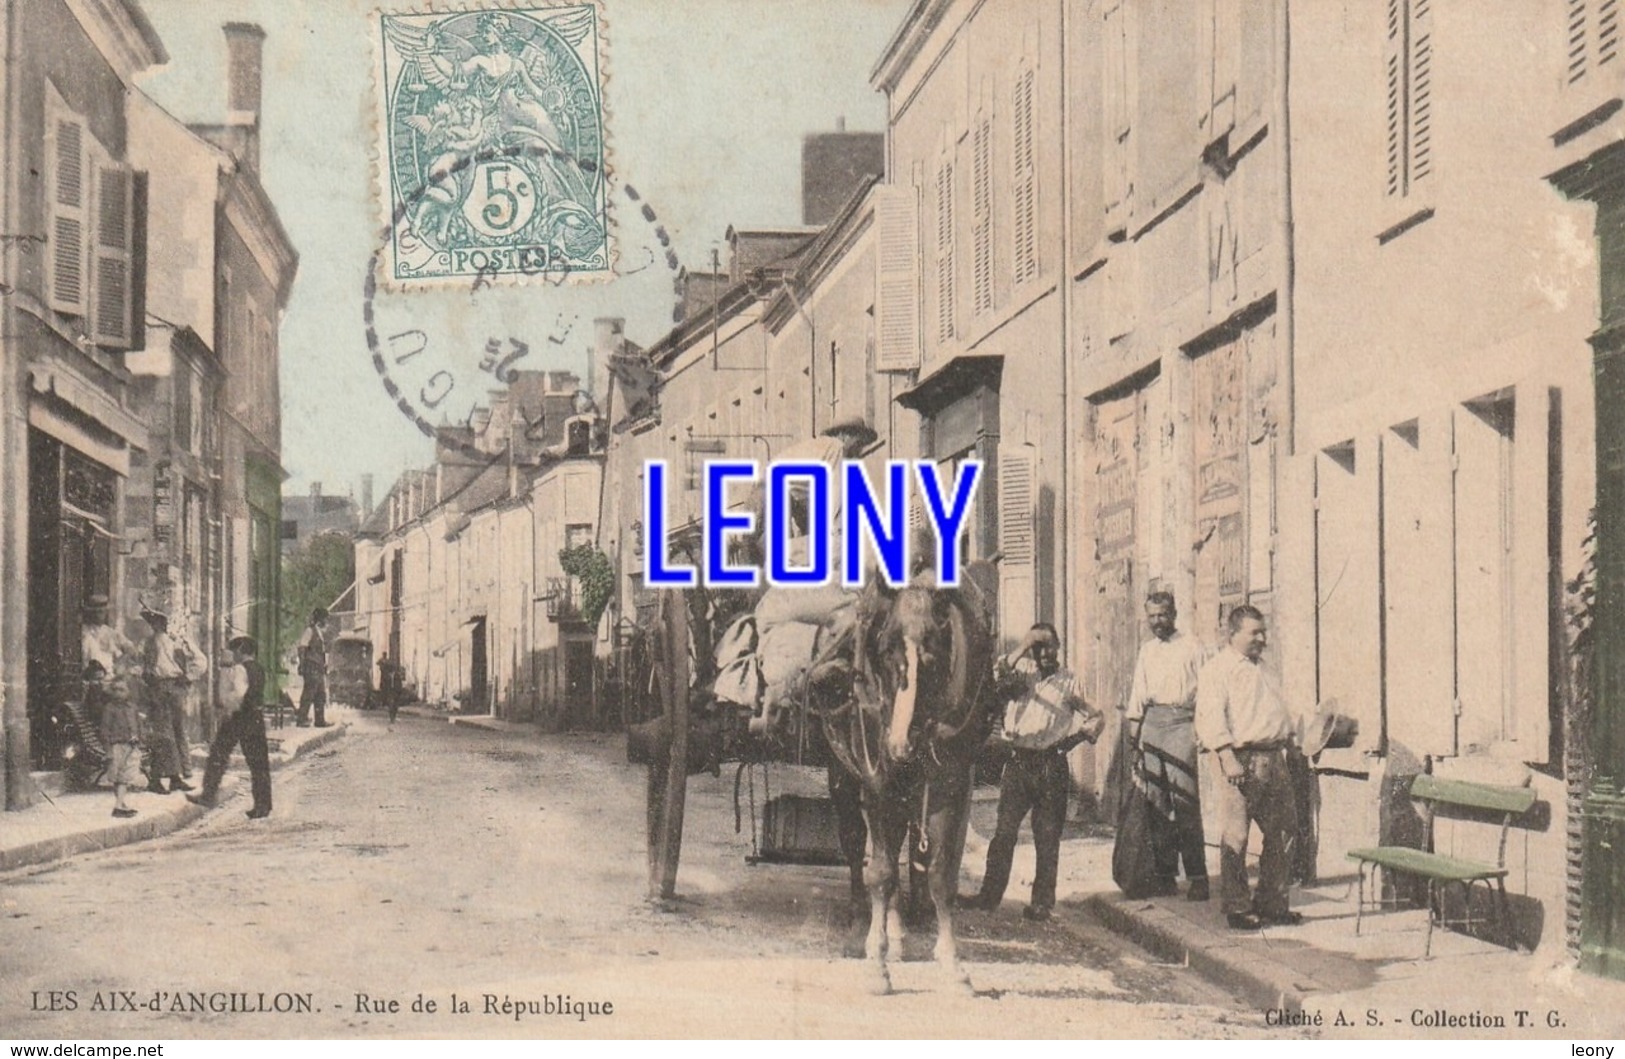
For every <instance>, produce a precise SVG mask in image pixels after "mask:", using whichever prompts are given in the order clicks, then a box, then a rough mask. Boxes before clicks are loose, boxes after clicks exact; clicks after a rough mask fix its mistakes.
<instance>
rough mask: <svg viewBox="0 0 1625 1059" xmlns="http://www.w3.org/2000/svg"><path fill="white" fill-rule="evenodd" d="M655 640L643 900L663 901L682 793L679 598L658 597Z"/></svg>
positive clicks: (671, 881) (678, 839)
mask: <svg viewBox="0 0 1625 1059" xmlns="http://www.w3.org/2000/svg"><path fill="white" fill-rule="evenodd" d="M655 636H656V638H657V643H656V645H655V646H656V649H657V651H658V657H657V658H656V659H655V673H656V677H657V679H658V683H659V687H660V701H661V708H662V719H663V720H664V722H665V725H664V727H665V731H664V732H663V733H662V734H663V735H664V736H665V738H663V739H662V740H660V742H661V743H662V744H663V746H662V747H661V748H660V750H659V751H657V752H656V753H655V754H654V756H653V758H652V759H651V761H650V762H649V773H648V788H647V802H648V840H649V900H650V901H655V902H663V901H669V900H671V899H672V898H673V897H674V896H675V894H676V891H677V859H678V856H679V854H680V853H681V852H682V846H683V807H684V801H685V800H686V797H687V794H688V736H689V732H688V713H689V710H688V708H689V657H688V652H689V629H688V601H687V600H686V599H685V598H684V597H683V596H682V594H681V593H677V592H668V593H666V594H664V595H662V596H661V599H660V613H659V623H658V628H657V630H656V633H655Z"/></svg>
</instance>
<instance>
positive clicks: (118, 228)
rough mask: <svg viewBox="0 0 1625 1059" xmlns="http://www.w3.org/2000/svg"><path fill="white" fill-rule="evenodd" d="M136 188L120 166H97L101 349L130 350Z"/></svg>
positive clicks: (95, 300) (96, 284)
mask: <svg viewBox="0 0 1625 1059" xmlns="http://www.w3.org/2000/svg"><path fill="white" fill-rule="evenodd" d="M133 184H134V181H133V180H132V179H131V174H130V171H129V170H128V169H126V168H124V167H123V166H121V165H118V164H117V163H107V162H101V163H98V165H97V167H96V225H95V228H94V233H93V237H92V247H93V255H92V258H91V260H92V273H91V293H92V298H91V312H90V336H91V340H92V341H94V342H95V343H96V344H97V345H99V346H106V347H109V348H112V349H129V348H130V335H131V329H130V280H131V267H130V262H131V253H130V250H131V247H132V246H134V242H135V240H134V234H135V233H134V225H133V224H132V219H133V216H134V209H133V198H132V195H133V190H132V185H133Z"/></svg>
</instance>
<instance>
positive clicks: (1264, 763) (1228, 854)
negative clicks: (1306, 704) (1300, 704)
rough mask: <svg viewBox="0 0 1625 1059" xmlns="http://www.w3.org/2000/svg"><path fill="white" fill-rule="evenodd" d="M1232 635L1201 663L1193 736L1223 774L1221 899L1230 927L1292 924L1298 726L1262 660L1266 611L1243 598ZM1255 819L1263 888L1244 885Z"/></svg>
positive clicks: (1231, 621)
mask: <svg viewBox="0 0 1625 1059" xmlns="http://www.w3.org/2000/svg"><path fill="white" fill-rule="evenodd" d="M1228 629H1229V633H1230V641H1229V643H1228V644H1226V645H1225V647H1224V649H1223V650H1221V651H1220V652H1219V653H1218V654H1216V655H1214V656H1213V658H1212V659H1211V660H1210V661H1209V662H1208V663H1207V665H1205V666H1203V667H1202V673H1201V676H1200V677H1199V678H1198V681H1197V690H1196V735H1197V738H1198V739H1200V740H1201V742H1202V745H1203V746H1204V747H1206V748H1207V749H1208V750H1211V751H1213V753H1214V756H1215V757H1216V758H1217V759H1218V762H1219V768H1220V770H1221V771H1222V773H1223V776H1224V782H1222V783H1221V784H1220V785H1219V786H1218V788H1217V789H1218V794H1217V802H1218V804H1217V805H1216V806H1215V808H1216V810H1217V813H1218V817H1219V829H1220V833H1219V844H1220V845H1219V897H1220V899H1221V900H1222V901H1223V903H1224V912H1225V919H1226V922H1228V923H1229V925H1230V928H1231V929H1232V930H1257V929H1258V928H1259V927H1260V926H1272V925H1273V926H1293V925H1295V924H1297V923H1300V922H1302V921H1303V916H1302V915H1300V914H1299V913H1297V912H1292V911H1289V910H1288V909H1287V886H1288V884H1289V882H1290V878H1289V876H1290V873H1291V870H1292V847H1293V843H1294V839H1295V836H1296V835H1297V831H1298V823H1297V809H1296V803H1295V802H1294V800H1293V792H1292V776H1291V773H1290V772H1289V771H1288V764H1287V754H1288V752H1289V751H1290V749H1291V744H1292V740H1293V738H1294V737H1295V735H1296V731H1297V725H1296V723H1295V720H1294V718H1293V717H1292V715H1291V713H1290V711H1288V709H1287V706H1286V702H1285V701H1284V700H1283V699H1282V698H1281V692H1280V689H1279V688H1278V687H1277V686H1276V684H1275V681H1274V680H1273V679H1272V678H1271V677H1270V675H1269V673H1268V672H1266V671H1265V669H1264V667H1263V666H1261V665H1259V661H1258V660H1259V658H1260V657H1262V656H1263V654H1264V648H1265V646H1266V645H1267V644H1268V643H1269V638H1268V636H1267V634H1266V630H1265V626H1264V615H1263V614H1262V613H1260V612H1259V610H1258V608H1256V607H1251V606H1247V605H1245V604H1243V605H1242V606H1239V607H1237V608H1236V609H1235V610H1232V611H1231V612H1230V617H1229V620H1228ZM1253 822H1256V823H1257V824H1258V830H1259V832H1260V833H1261V834H1262V835H1263V836H1264V848H1263V850H1262V851H1261V852H1260V854H1259V863H1258V892H1257V894H1256V895H1249V893H1248V887H1247V833H1248V826H1249V824H1250V823H1253Z"/></svg>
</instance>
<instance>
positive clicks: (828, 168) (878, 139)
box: [801, 118, 886, 227]
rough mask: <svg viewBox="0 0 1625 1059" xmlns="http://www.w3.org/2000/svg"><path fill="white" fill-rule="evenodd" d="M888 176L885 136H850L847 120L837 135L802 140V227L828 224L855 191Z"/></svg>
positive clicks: (812, 135)
mask: <svg viewBox="0 0 1625 1059" xmlns="http://www.w3.org/2000/svg"><path fill="white" fill-rule="evenodd" d="M885 174H886V134H885V133H883V132H847V131H846V119H845V118H840V119H837V120H836V122H835V131H834V132H814V133H808V134H807V135H806V136H804V137H802V140H801V223H802V224H805V225H809V226H813V227H819V226H822V225H825V224H828V223H829V222H830V221H832V220H834V219H835V215H836V214H837V213H839V212H840V210H841V207H842V206H845V205H846V203H847V200H848V199H850V198H851V197H852V189H853V188H856V187H857V186H858V185H859V184H862V183H864V182H865V181H867V180H872V179H874V178H876V177H881V176H885Z"/></svg>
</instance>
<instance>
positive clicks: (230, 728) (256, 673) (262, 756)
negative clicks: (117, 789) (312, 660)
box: [186, 636, 271, 820]
mask: <svg viewBox="0 0 1625 1059" xmlns="http://www.w3.org/2000/svg"><path fill="white" fill-rule="evenodd" d="M228 647H229V648H230V650H231V662H230V664H229V665H227V666H226V672H225V674H224V676H223V677H222V678H221V681H220V684H221V687H220V700H221V702H222V703H223V704H224V705H225V706H226V707H227V708H229V709H230V710H231V711H232V712H231V715H230V716H229V717H227V718H226V720H225V721H224V722H223V723H222V724H221V725H220V730H219V731H217V732H216V733H215V736H214V742H213V743H212V744H211V745H210V746H209V763H208V765H206V766H205V767H204V770H203V792H202V793H201V794H196V795H192V794H188V795H187V796H186V798H187V800H188V801H190V802H192V803H194V804H196V805H203V806H208V807H210V808H213V806H214V804H215V802H216V800H217V799H218V798H219V796H220V780H221V779H222V778H223V777H224V776H225V773H226V765H227V763H228V762H230V761H231V751H232V749H233V748H234V747H235V746H236V745H237V744H238V743H239V742H240V743H242V745H243V760H245V761H247V762H248V774H249V777H250V784H251V788H252V790H253V792H254V807H253V808H252V809H250V810H249V811H248V818H249V819H250V820H260V819H263V818H264V817H267V816H270V815H271V757H270V752H269V748H268V747H267V746H266V742H265V712H264V709H263V707H264V701H265V669H264V668H263V667H262V666H261V665H260V663H259V659H258V655H259V645H258V644H257V643H256V642H255V641H254V638H253V637H252V636H238V637H234V638H233V639H232V641H231V643H230V644H229V645H228Z"/></svg>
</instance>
